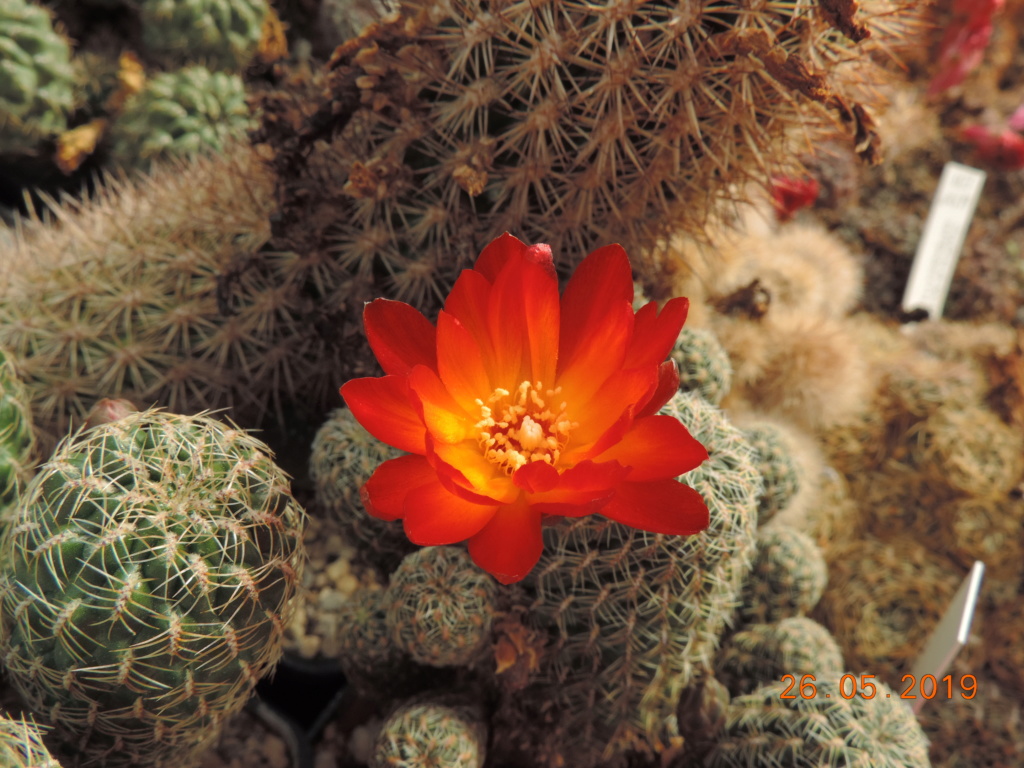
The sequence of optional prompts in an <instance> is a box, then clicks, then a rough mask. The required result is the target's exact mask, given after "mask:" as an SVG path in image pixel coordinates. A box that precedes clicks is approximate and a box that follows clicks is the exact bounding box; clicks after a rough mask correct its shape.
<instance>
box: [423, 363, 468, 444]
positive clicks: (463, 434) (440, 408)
mask: <svg viewBox="0 0 1024 768" xmlns="http://www.w3.org/2000/svg"><path fill="white" fill-rule="evenodd" d="M408 380H409V388H410V389H411V390H412V391H413V392H414V393H415V394H416V397H417V398H419V402H420V405H421V407H422V409H423V424H424V425H425V426H426V428H427V431H428V432H429V433H430V435H431V436H432V437H433V438H434V439H435V440H440V441H441V442H443V443H461V442H462V441H463V440H465V439H466V438H468V437H473V436H475V434H476V429H475V428H474V427H473V424H474V421H473V417H472V416H470V415H469V414H468V413H466V411H465V409H464V408H463V407H462V406H461V405H460V404H459V403H458V402H456V400H455V398H453V397H452V396H451V394H449V392H448V390H447V389H446V388H445V386H444V383H443V382H442V381H441V378H440V377H439V376H438V375H437V374H436V373H435V372H434V371H433V370H431V369H430V368H427V366H425V365H417V366H416V367H415V368H413V369H412V372H411V373H410V374H409V376H408Z"/></svg>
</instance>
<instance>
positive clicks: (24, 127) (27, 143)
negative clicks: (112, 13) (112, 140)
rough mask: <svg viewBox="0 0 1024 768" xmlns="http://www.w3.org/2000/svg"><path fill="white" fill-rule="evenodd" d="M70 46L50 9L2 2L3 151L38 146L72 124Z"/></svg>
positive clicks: (0, 140) (20, 1) (0, 98)
mask: <svg viewBox="0 0 1024 768" xmlns="http://www.w3.org/2000/svg"><path fill="white" fill-rule="evenodd" d="M73 82H74V71H73V69H72V67H71V47H70V44H69V43H68V41H67V39H66V38H64V37H63V35H61V34H60V33H59V32H57V31H56V30H55V29H54V28H53V16H52V14H51V13H50V11H49V10H47V9H46V8H44V7H43V6H41V5H38V4H36V3H33V2H29V0H2V2H0V155H3V154H5V153H14V152H26V151H30V150H32V149H34V148H35V147H36V146H37V145H38V144H39V142H40V141H41V140H42V139H45V138H48V137H52V136H54V135H55V134H57V133H59V132H60V131H63V130H64V128H65V127H66V126H67V115H68V112H69V111H70V110H71V108H72V105H73V103H74V95H73Z"/></svg>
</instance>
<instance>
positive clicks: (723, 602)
mask: <svg viewBox="0 0 1024 768" xmlns="http://www.w3.org/2000/svg"><path fill="white" fill-rule="evenodd" d="M662 412H663V413H667V414H671V415H673V416H676V417H677V418H679V419H680V420H681V421H682V422H683V423H684V424H685V425H686V426H687V428H688V429H689V431H690V433H691V434H692V435H693V436H694V437H695V438H697V440H699V441H700V442H701V443H702V444H704V445H705V446H706V447H707V449H708V452H709V454H710V459H709V460H708V461H706V462H704V464H702V465H701V466H700V467H699V468H697V469H695V470H693V471H692V472H689V473H687V474H686V475H684V476H683V477H682V479H683V481H684V482H686V484H687V485H690V486H692V487H693V488H695V489H696V490H697V491H698V492H700V494H701V496H702V497H703V498H704V500H705V502H706V503H707V505H708V508H709V510H710V524H709V526H708V528H707V530H705V531H703V532H701V533H699V534H697V535H694V536H663V535H656V534H651V533H646V532H644V531H639V530H635V529H632V528H628V527H626V526H624V525H621V524H618V523H614V522H612V521H609V520H603V519H601V518H599V517H585V518H580V519H577V520H573V521H571V522H570V523H567V524H565V525H562V526H557V527H551V528H548V529H546V530H545V536H544V545H545V546H544V554H543V555H542V556H541V560H540V564H539V565H538V567H537V568H536V569H535V571H534V575H533V576H531V584H532V589H534V590H535V593H536V599H535V600H534V602H533V605H532V606H531V609H530V616H531V619H532V620H533V621H536V622H537V623H538V624H539V625H540V626H543V627H544V628H546V629H547V630H548V631H550V632H551V633H552V635H553V650H552V652H551V653H550V655H548V656H547V658H546V661H545V666H544V668H543V669H542V671H541V674H540V682H541V684H540V685H538V686H537V687H536V688H535V689H534V692H533V695H535V696H537V697H539V698H540V699H542V700H546V701H550V702H551V703H553V704H554V705H555V707H556V708H557V709H556V711H557V713H558V714H557V715H556V716H555V717H556V721H557V727H556V729H555V731H554V733H553V734H552V735H551V740H550V743H549V744H547V745H546V747H545V750H546V751H547V752H548V753H549V754H557V755H561V756H562V758H564V759H565V760H567V761H569V762H570V763H571V764H572V765H575V766H590V765H596V764H598V763H600V762H601V761H610V762H611V763H612V764H616V762H617V761H621V760H622V759H623V756H624V755H625V754H626V753H627V752H628V751H630V750H640V751H647V752H650V751H651V750H652V749H657V748H659V747H661V746H663V745H665V744H667V743H668V742H669V741H670V740H671V739H673V738H676V737H677V736H678V731H677V728H676V705H677V702H678V698H679V695H680V691H682V690H683V689H684V688H686V687H687V686H689V685H690V684H691V683H693V682H695V680H696V679H697V676H698V675H699V674H700V673H702V672H706V671H707V670H708V669H709V668H710V666H711V662H712V658H713V656H714V653H715V649H716V648H717V645H718V640H719V636H720V634H721V632H722V630H723V629H724V628H725V627H726V625H727V624H728V622H729V620H730V617H731V615H732V612H733V610H734V609H735V607H736V605H737V603H738V600H739V592H740V587H741V585H742V583H743V580H744V579H745V577H746V574H747V569H748V567H749V563H750V557H751V555H752V553H753V541H754V525H755V520H756V514H757V513H756V508H757V497H758V495H759V494H760V492H761V479H760V476H759V475H758V474H757V471H756V470H755V469H754V466H753V451H752V449H751V448H750V446H749V445H748V444H747V443H746V441H745V440H744V439H743V435H742V433H741V432H740V431H739V430H738V429H736V428H735V427H733V426H732V425H730V424H729V423H728V421H727V419H726V418H725V416H724V414H723V413H722V412H721V411H720V410H719V409H718V408H716V407H714V406H712V405H711V404H709V403H708V402H707V401H705V400H704V399H703V398H701V397H700V396H699V395H697V394H694V393H687V394H684V393H679V394H677V395H675V396H674V397H673V399H672V401H671V402H670V403H669V405H667V406H666V407H665V408H664V409H663V411H662Z"/></svg>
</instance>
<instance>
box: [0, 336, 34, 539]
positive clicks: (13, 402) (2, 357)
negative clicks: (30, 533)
mask: <svg viewBox="0 0 1024 768" xmlns="http://www.w3.org/2000/svg"><path fill="white" fill-rule="evenodd" d="M34 447H35V433H34V431H33V429H32V414H31V412H30V411H29V400H28V392H27V391H26V390H25V387H24V385H22V383H21V382H20V381H19V380H18V378H17V376H16V375H15V373H14V367H13V366H12V365H11V363H10V361H9V360H8V358H7V355H6V354H5V353H4V352H3V350H0V521H2V518H3V516H4V513H5V510H6V509H7V508H8V507H9V506H10V505H11V504H12V503H13V501H14V499H15V496H16V494H17V492H18V488H19V486H20V485H21V484H22V483H24V482H25V481H26V480H27V479H28V471H29V462H30V459H31V456H32V454H33V450H34Z"/></svg>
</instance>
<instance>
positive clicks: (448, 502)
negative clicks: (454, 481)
mask: <svg viewBox="0 0 1024 768" xmlns="http://www.w3.org/2000/svg"><path fill="white" fill-rule="evenodd" d="M497 510H498V505H497V504H494V505H486V504H474V503H473V502H471V501H467V500H466V499H462V498H459V497H458V496H455V495H454V494H452V493H449V491H448V490H447V489H446V488H445V487H444V486H443V485H441V483H440V482H439V481H438V479H437V475H434V480H433V482H431V483H428V484H426V485H421V486H419V487H417V488H413V489H412V490H411V491H409V493H408V494H406V497H405V511H404V515H403V517H404V525H405V535H406V536H408V537H409V541H411V542H412V543H413V544H420V545H423V546H433V545H440V544H455V543H457V542H460V541H465V540H466V539H468V538H470V537H471V536H475V535H476V534H477V533H479V532H480V530H481V529H482V528H483V527H484V526H485V525H487V524H488V523H489V522H490V521H491V519H492V518H493V517H494V513H495V512H497Z"/></svg>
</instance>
